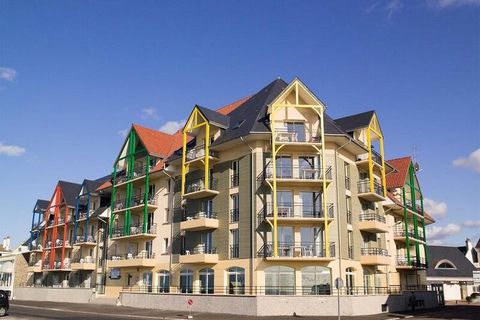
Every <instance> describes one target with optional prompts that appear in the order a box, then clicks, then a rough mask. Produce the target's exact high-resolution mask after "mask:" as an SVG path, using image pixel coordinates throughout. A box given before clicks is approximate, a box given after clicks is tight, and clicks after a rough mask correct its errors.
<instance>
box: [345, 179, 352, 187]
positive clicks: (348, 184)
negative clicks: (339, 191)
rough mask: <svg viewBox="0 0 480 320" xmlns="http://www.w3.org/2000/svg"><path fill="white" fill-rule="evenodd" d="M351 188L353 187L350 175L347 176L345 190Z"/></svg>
mask: <svg viewBox="0 0 480 320" xmlns="http://www.w3.org/2000/svg"><path fill="white" fill-rule="evenodd" d="M350 188H351V183H350V177H345V190H350Z"/></svg>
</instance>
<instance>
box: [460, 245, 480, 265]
mask: <svg viewBox="0 0 480 320" xmlns="http://www.w3.org/2000/svg"><path fill="white" fill-rule="evenodd" d="M458 249H459V250H460V251H462V253H463V254H464V255H465V258H467V259H468V260H469V261H470V262H471V263H472V264H473V265H474V266H475V267H476V268H480V262H479V260H478V257H479V256H480V239H478V242H477V245H476V246H475V247H473V243H472V240H470V239H468V238H467V239H465V246H463V247H458Z"/></svg>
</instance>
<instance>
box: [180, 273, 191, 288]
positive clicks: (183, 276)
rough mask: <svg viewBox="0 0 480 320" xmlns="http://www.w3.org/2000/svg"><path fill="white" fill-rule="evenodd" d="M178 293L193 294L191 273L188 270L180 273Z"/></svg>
mask: <svg viewBox="0 0 480 320" xmlns="http://www.w3.org/2000/svg"><path fill="white" fill-rule="evenodd" d="M180 292H181V293H192V292H193V271H192V270H190V269H186V270H182V271H181V272H180Z"/></svg>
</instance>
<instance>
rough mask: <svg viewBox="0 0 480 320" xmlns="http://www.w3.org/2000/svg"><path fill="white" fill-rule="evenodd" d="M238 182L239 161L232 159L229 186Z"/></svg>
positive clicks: (235, 185)
mask: <svg viewBox="0 0 480 320" xmlns="http://www.w3.org/2000/svg"><path fill="white" fill-rule="evenodd" d="M239 182H240V162H239V161H238V160H234V161H232V176H231V180H230V187H231V188H233V187H238V184H239Z"/></svg>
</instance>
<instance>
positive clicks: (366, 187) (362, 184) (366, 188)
mask: <svg viewBox="0 0 480 320" xmlns="http://www.w3.org/2000/svg"><path fill="white" fill-rule="evenodd" d="M357 186H358V193H368V192H374V193H376V194H378V195H379V196H382V197H383V186H382V185H381V184H380V183H378V182H377V181H373V190H370V179H364V180H361V181H359V182H358V184H357Z"/></svg>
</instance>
